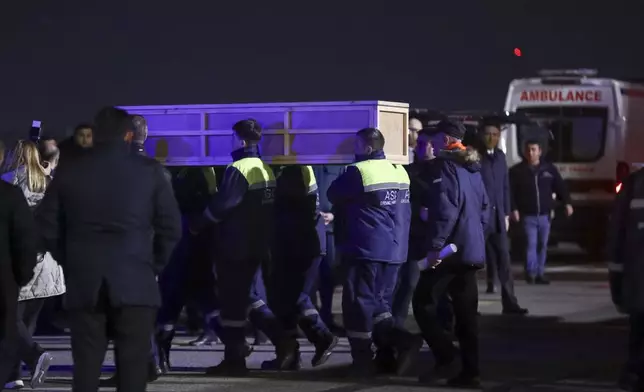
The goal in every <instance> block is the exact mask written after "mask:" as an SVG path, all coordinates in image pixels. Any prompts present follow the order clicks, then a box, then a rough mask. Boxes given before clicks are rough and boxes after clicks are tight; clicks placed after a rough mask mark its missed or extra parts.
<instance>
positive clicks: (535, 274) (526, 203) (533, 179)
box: [510, 140, 573, 284]
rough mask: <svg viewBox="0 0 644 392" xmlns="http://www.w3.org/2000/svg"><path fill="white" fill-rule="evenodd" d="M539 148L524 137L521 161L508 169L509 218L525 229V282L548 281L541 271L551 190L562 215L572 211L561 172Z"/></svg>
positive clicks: (546, 238) (546, 245) (544, 256)
mask: <svg viewBox="0 0 644 392" xmlns="http://www.w3.org/2000/svg"><path fill="white" fill-rule="evenodd" d="M542 151H543V150H542V149H541V144H540V143H539V142H538V141H537V140H528V141H527V142H526V143H525V152H524V157H525V158H524V160H523V162H521V163H519V164H518V165H516V166H514V167H512V169H510V187H511V192H512V219H514V220H515V221H516V222H521V224H522V226H523V230H524V232H525V237H526V281H527V282H528V283H529V284H533V283H536V284H550V282H549V281H548V279H546V277H545V275H544V273H545V268H546V257H547V254H548V253H547V252H548V238H549V237H550V213H551V212H552V209H553V207H554V201H553V198H552V195H553V193H554V194H555V195H556V196H557V198H558V199H559V200H562V201H563V202H564V204H565V208H566V216H571V215H572V213H573V209H572V205H571V204H570V203H571V201H570V195H569V194H568V190H567V189H566V185H565V184H564V181H563V179H562V178H561V174H559V170H557V168H556V167H555V165H553V164H552V163H550V162H544V161H542V160H541V154H542Z"/></svg>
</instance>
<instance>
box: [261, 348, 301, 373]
mask: <svg viewBox="0 0 644 392" xmlns="http://www.w3.org/2000/svg"><path fill="white" fill-rule="evenodd" d="M281 364H282V360H281V359H280V358H274V359H271V360H268V361H264V362H262V370H272V371H298V370H300V369H302V356H301V354H300V350H297V352H296V353H295V355H293V359H292V360H291V361H290V362H289V363H287V364H286V366H284V367H282V365H281Z"/></svg>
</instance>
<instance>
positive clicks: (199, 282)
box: [157, 225, 219, 333]
mask: <svg viewBox="0 0 644 392" xmlns="http://www.w3.org/2000/svg"><path fill="white" fill-rule="evenodd" d="M184 226H185V225H184ZM211 238H212V233H211V232H210V231H205V232H204V233H201V234H199V235H197V236H193V235H190V234H189V233H187V230H184V235H183V237H182V238H181V241H179V244H178V245H177V247H176V248H175V250H174V252H173V254H172V257H171V258H170V262H169V263H168V265H167V266H166V268H165V269H164V270H163V273H162V274H161V275H160V276H159V289H160V291H161V303H162V305H161V308H160V309H159V313H158V315H157V325H159V326H160V327H165V328H166V329H168V327H174V325H175V324H176V323H177V320H178V319H179V316H180V314H181V310H182V309H183V307H184V306H186V304H188V303H190V302H192V303H196V304H197V307H198V308H200V310H201V312H202V314H203V315H204V316H205V317H206V318H208V317H209V316H211V315H213V314H215V313H217V312H218V310H219V303H218V298H217V292H216V290H215V284H216V279H215V274H214V272H213V262H212V257H211V252H210V249H211V248H210V246H211V245H210V244H209V243H208V242H207V241H208V240H210V239H211ZM206 327H215V329H217V328H216V325H215V324H213V323H210V325H207V326H206ZM215 332H217V333H218V332H219V331H215Z"/></svg>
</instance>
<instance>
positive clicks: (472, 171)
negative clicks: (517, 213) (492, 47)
mask: <svg viewBox="0 0 644 392" xmlns="http://www.w3.org/2000/svg"><path fill="white" fill-rule="evenodd" d="M437 133H438V134H442V139H443V142H442V146H439V145H436V146H434V147H435V148H440V147H442V148H441V149H442V151H441V152H440V153H439V155H438V158H437V159H438V161H437V162H436V166H435V172H434V175H433V180H431V182H430V183H431V185H430V190H429V192H428V195H427V197H428V199H427V201H426V203H425V204H424V205H426V206H427V216H428V219H427V233H428V236H427V241H428V243H427V249H429V252H428V254H427V261H428V263H429V264H430V268H428V269H427V270H425V271H424V272H422V273H421V276H420V280H419V281H418V285H417V286H416V292H415V293H414V298H413V299H412V306H413V310H414V316H415V317H416V322H417V323H418V326H419V327H420V330H421V334H422V336H423V338H424V339H425V341H426V342H427V344H428V345H429V347H430V348H431V349H432V352H433V354H434V358H435V359H436V369H435V373H436V375H437V376H438V377H441V376H445V377H448V378H451V376H453V375H454V373H456V372H455V371H456V370H457V368H456V363H457V360H456V357H457V354H458V350H457V349H456V348H455V346H454V344H453V343H452V341H451V339H450V338H449V336H448V335H447V334H446V332H445V330H444V329H443V327H442V325H441V321H440V319H439V317H438V315H437V313H438V312H437V307H438V304H439V303H440V301H441V300H443V297H444V295H445V293H448V294H449V296H450V298H451V300H452V307H453V310H454V315H455V317H456V325H458V326H459V327H458V328H457V329H456V337H457V338H458V341H459V343H460V356H461V364H462V367H461V369H460V372H459V373H458V375H457V376H456V377H454V378H451V379H450V381H449V384H450V385H453V386H465V387H478V386H479V385H480V381H479V359H478V320H477V308H478V286H477V280H476V272H477V271H478V270H479V269H481V268H483V267H484V266H485V234H484V231H485V227H486V226H487V222H488V217H489V201H488V198H487V194H486V191H485V186H484V185H483V180H482V179H481V174H480V173H479V171H480V167H481V166H480V161H479V156H478V153H477V152H476V150H474V149H472V148H465V147H464V146H463V144H462V143H461V140H462V139H463V137H464V135H465V128H464V126H463V125H462V124H461V123H458V122H451V121H442V122H441V123H439V124H438V126H437ZM437 139H438V138H435V139H434V140H437ZM450 243H453V244H455V245H456V246H457V247H458V252H457V253H456V254H454V255H452V256H451V257H450V258H449V259H447V260H444V261H443V260H440V256H439V254H440V251H441V250H442V249H443V248H444V247H445V246H447V245H448V244H450ZM432 376H434V375H432Z"/></svg>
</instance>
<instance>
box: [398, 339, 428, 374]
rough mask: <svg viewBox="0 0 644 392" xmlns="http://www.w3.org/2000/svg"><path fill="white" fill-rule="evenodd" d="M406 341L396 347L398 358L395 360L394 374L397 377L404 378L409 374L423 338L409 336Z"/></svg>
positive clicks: (421, 345)
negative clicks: (396, 364)
mask: <svg viewBox="0 0 644 392" xmlns="http://www.w3.org/2000/svg"><path fill="white" fill-rule="evenodd" d="M406 340H407V341H406V342H405V343H404V344H403V345H402V346H401V347H398V348H397V349H398V358H397V363H398V366H397V369H396V374H398V375H399V376H404V375H406V374H407V373H409V372H410V370H411V369H412V368H413V367H414V365H415V364H416V358H417V357H418V353H420V349H421V348H422V347H423V342H424V341H423V338H422V336H419V335H417V336H415V335H411V334H410V335H409V337H408V338H407V339H406Z"/></svg>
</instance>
